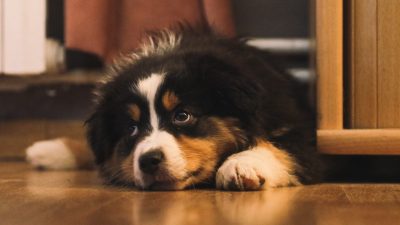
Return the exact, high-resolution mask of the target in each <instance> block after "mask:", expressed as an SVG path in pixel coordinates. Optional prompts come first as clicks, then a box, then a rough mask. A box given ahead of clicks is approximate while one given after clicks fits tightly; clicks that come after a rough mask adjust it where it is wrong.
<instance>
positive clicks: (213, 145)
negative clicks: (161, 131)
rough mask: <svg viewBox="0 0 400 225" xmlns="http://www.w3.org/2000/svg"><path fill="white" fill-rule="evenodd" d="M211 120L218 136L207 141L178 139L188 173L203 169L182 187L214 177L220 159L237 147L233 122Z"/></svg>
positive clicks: (218, 119)
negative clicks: (233, 132)
mask: <svg viewBox="0 0 400 225" xmlns="http://www.w3.org/2000/svg"><path fill="white" fill-rule="evenodd" d="M210 120H211V122H212V123H214V124H215V125H216V126H217V135H215V136H213V137H207V139H200V138H191V137H188V136H185V135H182V136H180V137H178V138H177V142H178V144H179V146H180V147H181V150H182V152H183V155H184V157H185V159H186V162H187V166H186V169H187V171H190V172H194V171H196V170H198V169H199V168H201V173H200V174H199V175H198V176H195V177H190V178H189V179H187V180H186V181H185V182H184V183H183V184H180V185H183V186H187V185H190V184H193V183H197V182H199V181H203V180H205V179H206V178H210V177H212V174H213V173H215V169H216V168H215V166H216V164H217V163H218V161H219V160H220V157H221V156H222V155H223V154H224V153H226V152H229V151H232V150H233V149H234V148H235V147H236V146H235V144H234V143H235V136H234V135H233V134H232V129H233V130H235V129H238V128H235V127H233V126H231V122H232V121H230V120H229V119H220V118H217V117H213V118H210ZM228 126H229V128H228Z"/></svg>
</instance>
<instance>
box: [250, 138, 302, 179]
mask: <svg viewBox="0 0 400 225" xmlns="http://www.w3.org/2000/svg"><path fill="white" fill-rule="evenodd" d="M257 145H259V146H262V147H265V148H266V149H268V150H270V151H271V152H272V153H273V155H274V156H275V157H276V158H277V159H278V160H279V161H280V162H281V163H282V164H283V165H285V167H286V168H289V172H291V173H292V172H294V171H295V170H296V169H298V165H297V164H296V163H295V161H294V160H293V158H292V157H291V156H290V155H289V153H287V152H286V151H283V150H281V149H279V148H277V147H276V146H275V145H273V144H272V143H271V142H269V141H267V140H264V139H257Z"/></svg>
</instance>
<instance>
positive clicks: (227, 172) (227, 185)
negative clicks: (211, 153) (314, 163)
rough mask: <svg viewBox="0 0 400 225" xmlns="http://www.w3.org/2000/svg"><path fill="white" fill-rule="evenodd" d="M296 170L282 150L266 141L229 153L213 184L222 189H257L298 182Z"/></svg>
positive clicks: (293, 162)
mask: <svg viewBox="0 0 400 225" xmlns="http://www.w3.org/2000/svg"><path fill="white" fill-rule="evenodd" d="M296 169H299V168H298V166H297V165H296V162H295V160H294V159H293V158H292V157H291V156H290V155H289V154H288V153H287V152H285V151H283V150H281V149H278V148H277V147H275V146H274V145H272V144H271V143H269V142H267V141H263V140H261V141H257V145H256V146H255V147H253V148H251V149H248V150H246V151H243V152H240V153H236V154H234V155H232V156H230V157H229V158H228V159H227V160H226V161H225V162H224V163H223V164H222V166H221V167H220V168H219V169H218V171H217V176H216V184H217V187H218V188H221V189H225V190H258V189H264V188H268V187H281V186H289V185H299V184H300V182H299V180H298V178H297V177H296V175H295V171H296Z"/></svg>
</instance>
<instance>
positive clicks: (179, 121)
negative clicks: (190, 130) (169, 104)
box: [173, 111, 193, 125]
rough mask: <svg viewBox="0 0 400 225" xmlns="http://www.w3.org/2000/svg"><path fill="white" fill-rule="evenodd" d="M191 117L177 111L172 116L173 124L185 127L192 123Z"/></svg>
mask: <svg viewBox="0 0 400 225" xmlns="http://www.w3.org/2000/svg"><path fill="white" fill-rule="evenodd" d="M192 119H193V116H192V115H191V114H190V113H188V112H186V111H177V112H176V113H175V114H174V118H173V122H174V124H176V125H185V124H188V123H190V122H191V121H192Z"/></svg>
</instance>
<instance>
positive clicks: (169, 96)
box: [162, 91, 179, 111]
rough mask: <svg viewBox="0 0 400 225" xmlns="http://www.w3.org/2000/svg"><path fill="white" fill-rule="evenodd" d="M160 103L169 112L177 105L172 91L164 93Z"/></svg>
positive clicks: (176, 99) (177, 100)
mask: <svg viewBox="0 0 400 225" xmlns="http://www.w3.org/2000/svg"><path fill="white" fill-rule="evenodd" d="M162 103H163V105H164V107H165V109H167V110H168V111H171V110H173V109H174V108H175V106H177V105H178V104H179V99H178V97H177V96H176V95H175V93H174V92H172V91H166V92H165V93H164V95H163V97H162Z"/></svg>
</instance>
